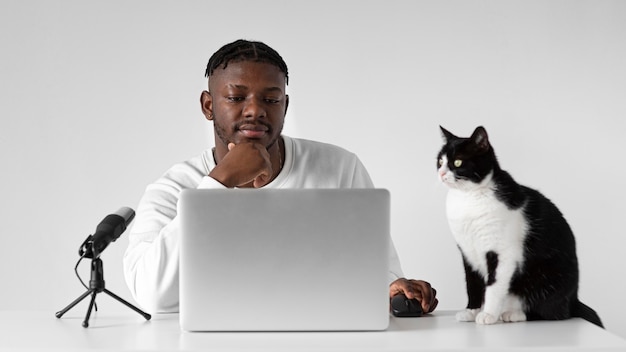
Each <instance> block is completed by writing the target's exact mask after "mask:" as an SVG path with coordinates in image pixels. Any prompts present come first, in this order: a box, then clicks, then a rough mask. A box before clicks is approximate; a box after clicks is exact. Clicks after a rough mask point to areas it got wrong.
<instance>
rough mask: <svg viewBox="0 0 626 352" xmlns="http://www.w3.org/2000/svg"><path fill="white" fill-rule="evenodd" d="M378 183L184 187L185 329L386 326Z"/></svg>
mask: <svg viewBox="0 0 626 352" xmlns="http://www.w3.org/2000/svg"><path fill="white" fill-rule="evenodd" d="M389 206H390V205H389V192H388V191H387V190H385V189H221V190H208V189H204V190H185V191H183V192H182V194H181V198H180V200H179V203H178V211H179V216H180V221H181V253H180V324H181V328H182V329H183V330H186V331H334V330H340V331H359V330H384V329H386V328H387V326H388V323H389V283H388V266H389V263H388V246H389V225H390V224H389Z"/></svg>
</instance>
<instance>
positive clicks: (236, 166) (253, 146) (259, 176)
mask: <svg viewBox="0 0 626 352" xmlns="http://www.w3.org/2000/svg"><path fill="white" fill-rule="evenodd" d="M271 175H272V162H271V161H270V154H269V153H268V151H267V149H265V147H264V146H263V145H261V144H258V143H240V144H235V143H229V144H228V153H227V154H226V156H224V158H223V159H222V160H220V162H219V164H218V165H216V166H215V168H213V170H211V172H210V173H209V176H211V177H213V178H214V179H216V180H217V181H219V182H220V183H222V184H223V185H224V186H226V187H228V188H233V187H242V186H245V185H248V184H250V183H252V186H253V187H255V188H260V187H263V186H265V185H266V184H267V183H268V182H269V181H270V178H271Z"/></svg>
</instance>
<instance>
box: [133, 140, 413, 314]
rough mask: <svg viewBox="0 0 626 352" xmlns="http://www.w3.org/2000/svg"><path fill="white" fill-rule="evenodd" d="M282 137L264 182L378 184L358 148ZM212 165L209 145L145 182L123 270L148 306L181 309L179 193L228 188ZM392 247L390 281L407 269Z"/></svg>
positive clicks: (142, 303)
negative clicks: (273, 171)
mask: <svg viewBox="0 0 626 352" xmlns="http://www.w3.org/2000/svg"><path fill="white" fill-rule="evenodd" d="M283 140H284V141H285V156H284V157H285V160H284V166H283V169H282V170H281V172H280V174H279V175H278V176H277V177H276V178H275V179H274V180H273V181H272V182H271V183H269V184H267V185H266V186H265V187H266V188H372V187H374V185H373V183H372V181H371V179H370V177H369V174H368V173H367V170H366V169H365V167H364V166H363V164H362V163H361V161H360V160H359V159H358V157H357V156H356V155H355V154H353V153H350V152H348V151H346V150H344V149H342V148H340V147H337V146H334V145H330V144H324V143H319V142H313V141H308V140H303V139H295V138H289V137H287V136H283ZM213 167H215V161H214V159H213V155H212V151H211V150H210V149H207V150H205V151H204V152H203V153H202V154H201V155H200V156H197V157H195V158H192V159H190V160H188V161H186V162H182V163H179V164H176V165H174V166H173V167H172V168H170V169H169V170H168V171H167V172H165V174H164V175H163V176H161V178H159V179H158V180H157V181H156V182H155V183H153V184H151V185H149V186H148V187H147V188H146V192H145V194H144V195H143V197H142V199H141V201H140V203H139V206H138V208H137V215H136V217H135V221H134V223H133V226H132V229H131V231H130V235H129V241H130V243H129V245H128V248H127V250H126V253H125V254H124V276H125V278H126V283H127V285H128V287H129V289H130V291H131V293H132V295H133V297H134V298H135V300H136V301H137V302H138V303H139V305H140V306H141V307H142V308H143V309H145V310H147V311H149V312H152V313H158V312H176V311H178V300H179V299H178V297H179V295H178V258H179V243H180V242H179V236H180V231H179V229H180V224H179V221H178V217H177V211H176V206H177V203H178V197H179V195H180V192H181V191H182V190H183V189H187V188H224V186H223V185H222V184H221V183H219V182H217V181H216V180H215V179H213V178H211V177H209V176H207V175H208V174H209V172H210V171H211V169H213ZM389 240H390V242H391V238H390V239H389ZM389 248H390V250H389V251H390V253H389V269H390V273H389V282H390V283H391V282H392V281H394V280H395V279H397V278H399V277H402V276H403V274H402V269H401V267H400V262H399V260H398V255H397V253H396V250H395V247H394V246H393V242H391V245H390V246H389Z"/></svg>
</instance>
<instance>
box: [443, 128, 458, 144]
mask: <svg viewBox="0 0 626 352" xmlns="http://www.w3.org/2000/svg"><path fill="white" fill-rule="evenodd" d="M439 128H440V129H441V133H442V134H443V138H444V139H445V141H446V142H450V140H451V139H459V137H457V136H455V135H453V134H452V133H450V131H448V130H446V129H445V128H443V127H441V126H439Z"/></svg>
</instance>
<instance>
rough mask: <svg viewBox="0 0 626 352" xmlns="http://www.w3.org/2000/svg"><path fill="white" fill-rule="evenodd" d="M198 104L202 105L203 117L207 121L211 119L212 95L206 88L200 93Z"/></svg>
mask: <svg viewBox="0 0 626 352" xmlns="http://www.w3.org/2000/svg"><path fill="white" fill-rule="evenodd" d="M200 106H201V107H202V113H203V114H204V117H206V119H207V120H209V121H213V97H212V96H211V93H209V92H208V91H206V90H205V91H203V92H202V94H201V95H200Z"/></svg>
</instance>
